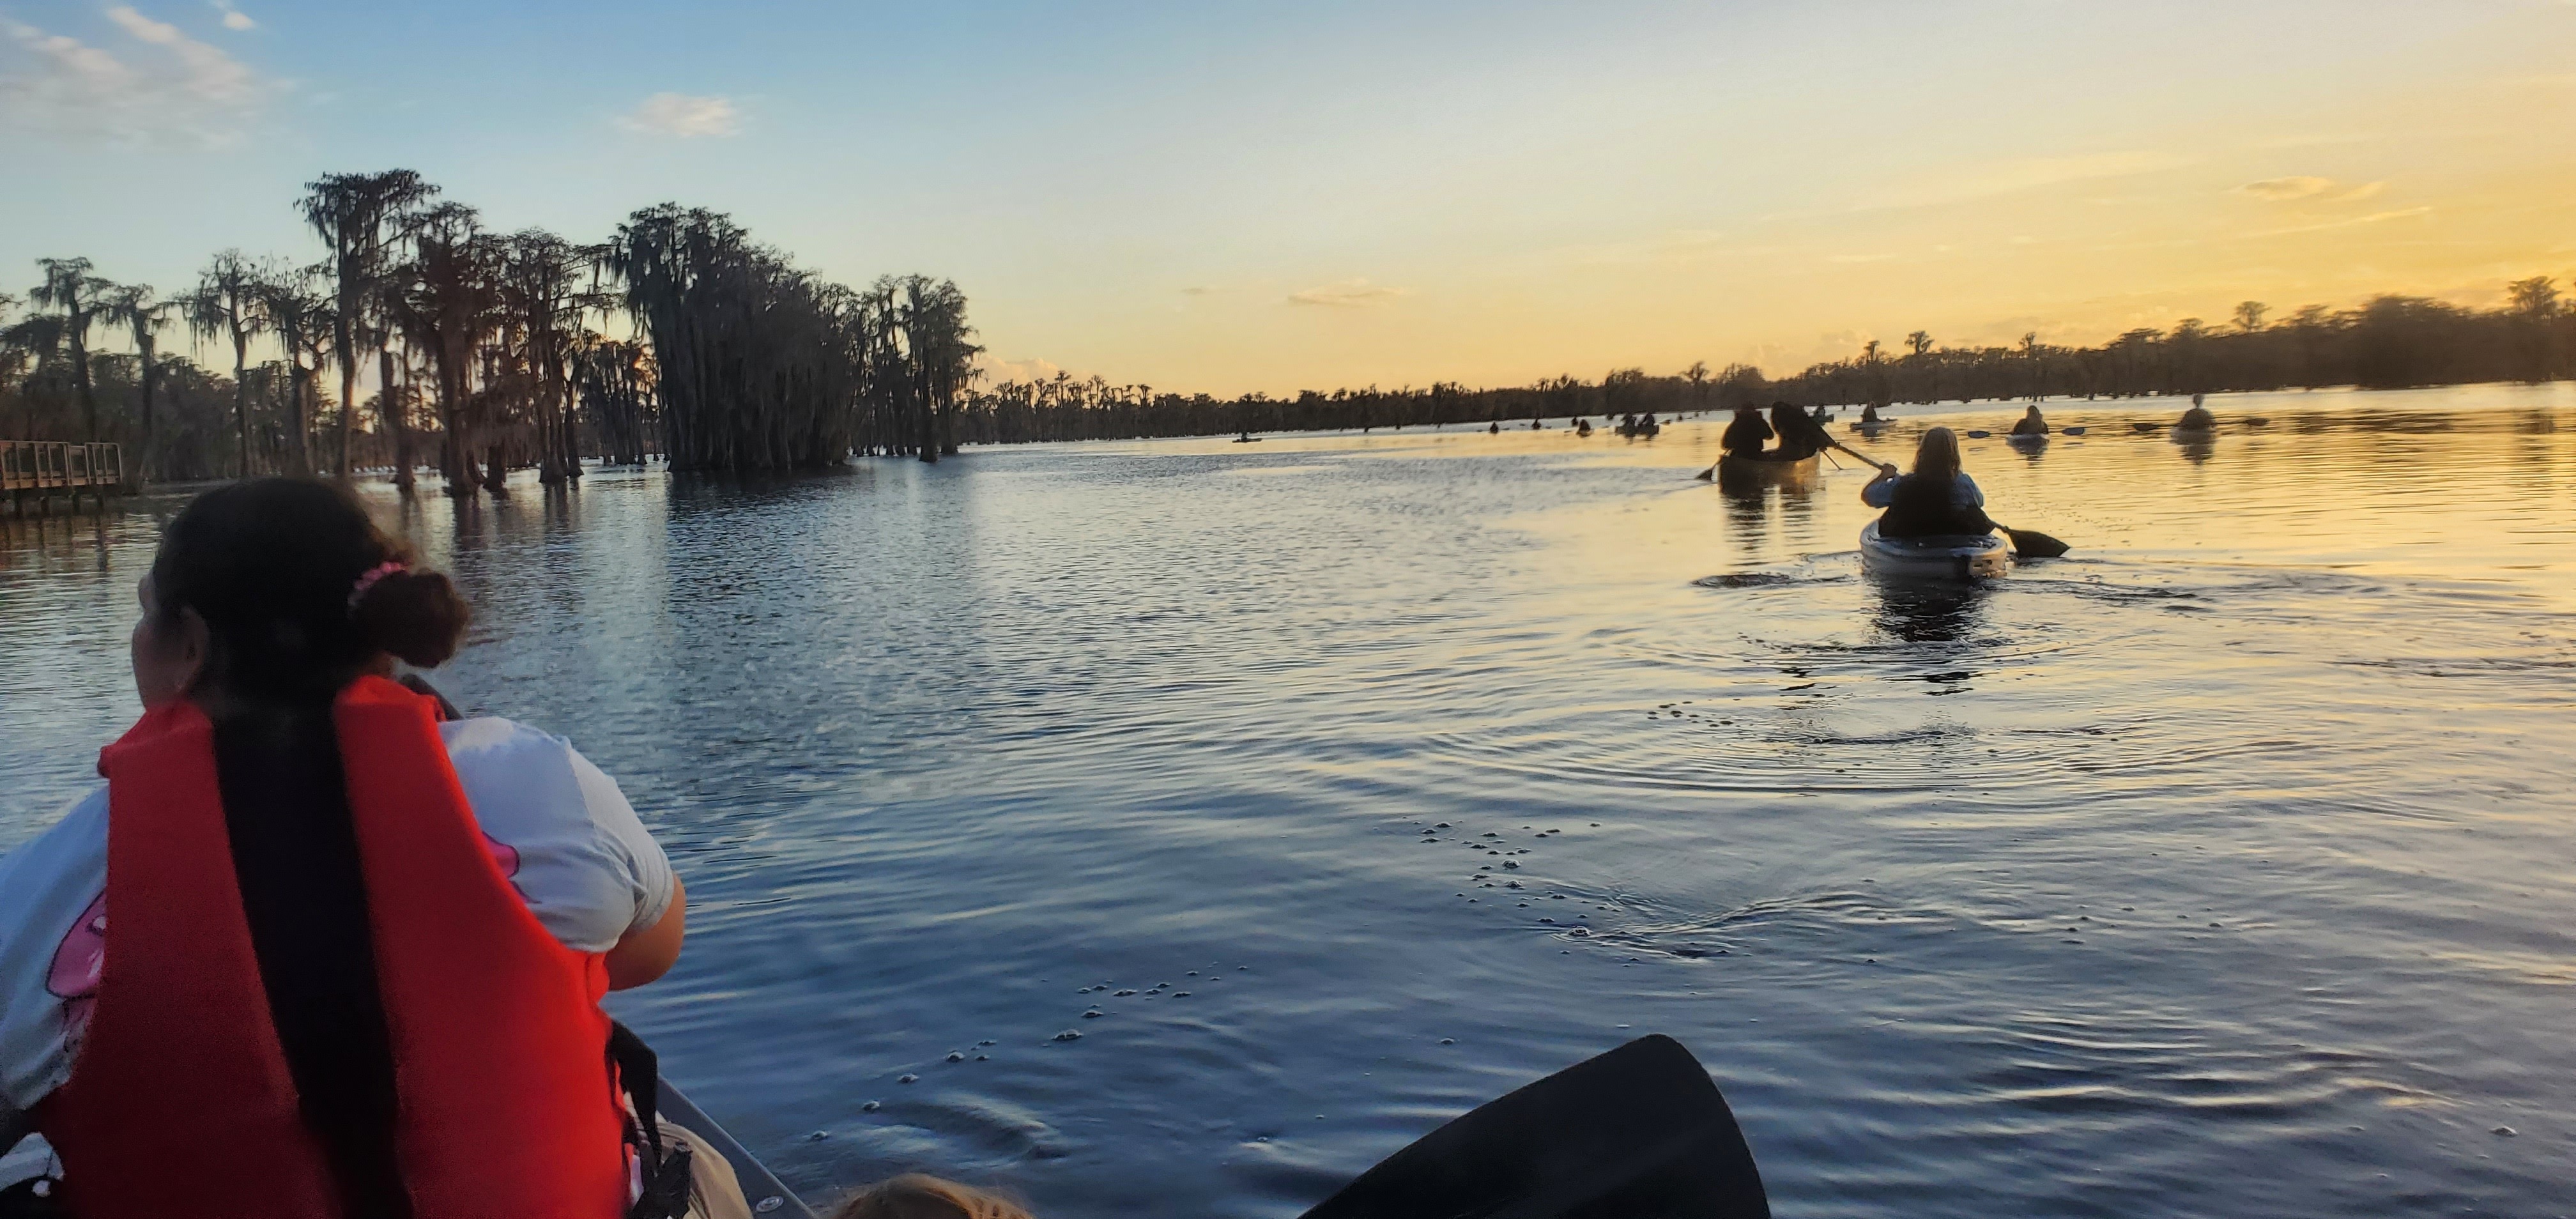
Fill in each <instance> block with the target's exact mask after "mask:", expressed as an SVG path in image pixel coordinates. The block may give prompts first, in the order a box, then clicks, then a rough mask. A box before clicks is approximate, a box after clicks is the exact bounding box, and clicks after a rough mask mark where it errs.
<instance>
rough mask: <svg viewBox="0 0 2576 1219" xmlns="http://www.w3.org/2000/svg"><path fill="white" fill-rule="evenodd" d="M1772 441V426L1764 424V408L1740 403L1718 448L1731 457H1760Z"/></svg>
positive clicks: (1719, 439) (1722, 435) (1718, 439)
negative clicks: (1764, 445)
mask: <svg viewBox="0 0 2576 1219" xmlns="http://www.w3.org/2000/svg"><path fill="white" fill-rule="evenodd" d="M1770 439H1771V425H1770V424H1768V423H1765V422H1763V420H1762V408H1761V407H1758V406H1755V405H1753V404H1752V403H1750V402H1745V403H1739V404H1738V405H1737V406H1736V408H1735V418H1734V419H1733V420H1731V421H1729V422H1728V423H1727V425H1726V431H1725V432H1724V433H1723V434H1721V435H1719V437H1718V438H1717V446H1718V447H1719V448H1721V449H1723V450H1725V451H1726V455H1727V456H1729V457H1760V456H1762V446H1763V444H1764V442H1766V441H1768V440H1770Z"/></svg>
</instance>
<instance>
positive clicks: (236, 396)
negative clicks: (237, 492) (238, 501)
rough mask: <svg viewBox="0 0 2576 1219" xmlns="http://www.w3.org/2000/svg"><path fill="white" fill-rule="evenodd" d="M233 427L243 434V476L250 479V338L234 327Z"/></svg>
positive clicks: (237, 326) (240, 329)
mask: <svg viewBox="0 0 2576 1219" xmlns="http://www.w3.org/2000/svg"><path fill="white" fill-rule="evenodd" d="M233 425H234V427H235V428H236V429H238V430H239V432H240V434H241V476H242V477H243V478H248V477H250V336H249V335H246V334H243V333H242V328H241V326H240V324H239V323H235V324H234V326H233Z"/></svg>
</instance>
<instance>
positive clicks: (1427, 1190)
mask: <svg viewBox="0 0 2576 1219" xmlns="http://www.w3.org/2000/svg"><path fill="white" fill-rule="evenodd" d="M1770 1215H1771V1202H1770V1197H1769V1195H1767V1194H1765V1193H1764V1192H1763V1190H1762V1174H1761V1173H1760V1172H1759V1171H1757V1170H1756V1169H1755V1168H1754V1166H1753V1151H1752V1149H1751V1148H1749V1147H1746V1146H1745V1144H1744V1132H1743V1131H1742V1130H1741V1129H1739V1128H1737V1126H1736V1124H1735V1114H1734V1113H1732V1112H1731V1111H1729V1110H1728V1109H1727V1107H1726V1098H1725V1097H1723V1096H1720V1095H1718V1091H1717V1085H1716V1084H1713V1083H1710V1082H1709V1078H1708V1069H1707V1068H1705V1067H1702V1066H1701V1065H1699V1060H1697V1059H1695V1058H1692V1057H1691V1054H1690V1051H1689V1050H1686V1049H1683V1048H1682V1046H1681V1043H1680V1042H1677V1041H1675V1040H1673V1039H1672V1038H1670V1037H1665V1036H1661V1035H1656V1036H1650V1037H1640V1038H1638V1039H1637V1040H1635V1041H1631V1042H1629V1043H1628V1044H1626V1045H1623V1046H1620V1047H1619V1048H1618V1049H1615V1050H1612V1051H1610V1052H1609V1053H1607V1054H1603V1055H1601V1056H1599V1057H1597V1058H1593V1059H1590V1060H1587V1061H1584V1062H1580V1063H1577V1064H1575V1065H1573V1066H1571V1067H1568V1068H1566V1069H1565V1070H1562V1071H1559V1072H1557V1073H1556V1074H1554V1075H1550V1076H1548V1077H1547V1078H1545V1079H1542V1080H1540V1081H1538V1082H1537V1083H1534V1084H1531V1085H1529V1086H1528V1087H1525V1088H1522V1089H1520V1090H1519V1091H1517V1092H1514V1093H1512V1094H1510V1095H1508V1096H1505V1097H1503V1098H1502V1099H1500V1100H1497V1101H1493V1102H1490V1103H1488V1104H1486V1105H1484V1106H1482V1107H1480V1108H1478V1109H1476V1110H1474V1111H1472V1112H1470V1113H1468V1114H1467V1115H1466V1116H1464V1117H1460V1118H1457V1119H1455V1120H1453V1121H1451V1122H1450V1123H1449V1124H1448V1125H1445V1126H1442V1127H1441V1128H1439V1129H1438V1130H1434V1131H1432V1132H1431V1133H1429V1134H1427V1135H1424V1136H1422V1138H1421V1139H1420V1140H1418V1141H1416V1142H1415V1143H1413V1144H1412V1145H1411V1146H1408V1147H1406V1148H1405V1149H1404V1150H1402V1151H1399V1152H1396V1153H1395V1154H1394V1155H1391V1156H1388V1157H1387V1158H1386V1159H1384V1160H1382V1161H1380V1162H1379V1163H1378V1166H1377V1167H1375V1168H1372V1169H1370V1170H1368V1171H1367V1172H1364V1173H1361V1174H1360V1176H1359V1179H1358V1180H1355V1181H1353V1182H1351V1183H1350V1184H1348V1185H1345V1186H1343V1187H1342V1189H1341V1192H1339V1193H1336V1194H1334V1195H1333V1196H1332V1197H1330V1198H1327V1199H1325V1200H1324V1201H1323V1202H1322V1203H1321V1204H1319V1205H1317V1206H1316V1207H1315V1209H1313V1210H1310V1211H1307V1212H1306V1214H1305V1216H1304V1219H1424V1217H1427V1216H1461V1217H1463V1216H1485V1217H1489V1219H1503V1217H1505V1216H1509V1217H1510V1219H1594V1217H1599V1219H1611V1217H1616V1219H1770Z"/></svg>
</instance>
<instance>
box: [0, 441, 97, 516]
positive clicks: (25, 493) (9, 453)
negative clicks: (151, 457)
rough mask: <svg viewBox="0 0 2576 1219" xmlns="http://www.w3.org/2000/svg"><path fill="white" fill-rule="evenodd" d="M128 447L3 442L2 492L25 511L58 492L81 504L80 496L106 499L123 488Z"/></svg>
mask: <svg viewBox="0 0 2576 1219" xmlns="http://www.w3.org/2000/svg"><path fill="white" fill-rule="evenodd" d="M124 486H125V447H124V446H123V445H117V444H90V443H84V442H81V441H72V440H0V493H5V494H6V495H8V497H9V498H10V499H12V500H14V501H16V502H17V503H18V505H19V507H20V508H21V509H22V510H23V509H24V508H25V506H26V501H27V499H28V498H29V497H31V496H32V497H34V498H35V499H37V500H38V501H39V502H40V503H41V502H42V501H44V500H46V499H49V498H51V497H52V496H53V494H54V493H55V492H57V491H59V492H64V493H67V494H69V495H70V496H71V497H72V502H73V503H75V504H77V503H79V502H80V497H81V493H82V492H84V491H86V492H89V493H90V494H91V495H93V496H96V497H99V498H102V499H103V498H105V497H106V496H107V495H108V494H109V493H111V492H114V491H119V490H122V489H124Z"/></svg>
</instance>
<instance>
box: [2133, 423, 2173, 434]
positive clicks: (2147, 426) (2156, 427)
mask: <svg viewBox="0 0 2576 1219" xmlns="http://www.w3.org/2000/svg"><path fill="white" fill-rule="evenodd" d="M2164 427H2165V425H2163V424H2161V423H2136V422H2133V423H2131V424H2130V425H2129V430H2130V431H2132V432H2161V431H2163V430H2164Z"/></svg>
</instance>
